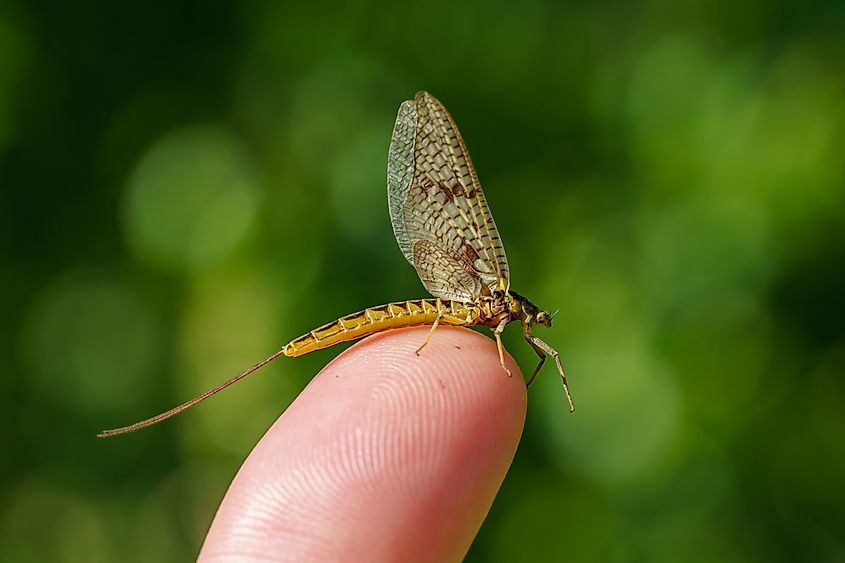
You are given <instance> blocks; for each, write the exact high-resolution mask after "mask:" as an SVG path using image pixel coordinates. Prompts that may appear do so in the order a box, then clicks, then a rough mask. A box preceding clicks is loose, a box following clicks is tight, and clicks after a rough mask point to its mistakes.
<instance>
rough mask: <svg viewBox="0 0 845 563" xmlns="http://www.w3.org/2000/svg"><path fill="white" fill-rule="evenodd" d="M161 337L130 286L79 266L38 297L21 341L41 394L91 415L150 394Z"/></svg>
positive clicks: (118, 409)
mask: <svg viewBox="0 0 845 563" xmlns="http://www.w3.org/2000/svg"><path fill="white" fill-rule="evenodd" d="M157 341H158V335H157V330H156V326H155V322H154V320H153V316H152V313H151V312H150V310H149V309H148V308H147V306H146V305H145V304H144V303H143V302H142V301H141V300H140V299H139V298H138V297H137V296H136V295H134V294H133V293H132V291H131V290H130V289H128V288H126V287H125V286H123V285H122V284H120V283H119V282H117V281H114V280H111V279H109V278H108V277H104V276H101V275H98V274H96V273H92V272H75V273H72V274H68V275H67V276H65V277H64V278H62V279H60V280H58V281H57V282H55V283H54V284H52V285H51V286H49V287H48V288H47V289H46V290H45V291H44V293H43V294H42V295H41V296H40V298H39V299H38V300H36V301H35V304H34V306H33V308H32V309H31V311H30V313H29V315H28V318H27V321H26V328H25V330H24V332H23V342H22V345H23V348H24V352H25V355H26V357H27V359H28V361H29V364H30V366H31V369H32V370H33V372H34V373H35V380H36V382H37V389H38V392H39V393H40V394H42V395H44V396H45V397H49V398H50V399H51V400H52V401H54V402H57V403H61V404H62V405H63V406H65V407H68V408H72V409H76V410H78V411H79V412H81V413H85V414H87V415H89V416H91V415H92V414H93V413H104V414H109V415H113V414H116V413H119V412H124V411H125V410H126V409H127V407H129V406H131V405H136V404H139V403H141V402H142V401H143V400H144V397H146V396H147V393H148V379H149V377H150V374H151V371H152V369H153V367H154V366H155V364H156V359H157V353H158V345H157Z"/></svg>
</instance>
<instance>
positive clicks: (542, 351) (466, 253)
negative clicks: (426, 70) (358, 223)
mask: <svg viewBox="0 0 845 563" xmlns="http://www.w3.org/2000/svg"><path fill="white" fill-rule="evenodd" d="M387 197H388V207H389V210H390V220H391V223H392V224H393V233H394V235H396V240H397V242H398V243H399V248H400V249H401V250H402V254H404V255H405V258H407V260H408V262H410V263H411V265H412V266H413V267H414V268H415V269H416V271H417V274H419V277H420V280H421V281H422V283H423V286H425V288H426V289H427V290H428V291H429V293H431V295H433V296H434V298H433V299H416V300H412V301H401V302H396V303H388V304H387V305H382V306H380V307H371V308H369V309H364V310H363V311H360V312H358V313H353V314H351V315H347V316H345V317H342V318H340V319H337V320H336V321H334V322H331V323H328V324H326V325H323V326H321V327H319V328H315V329H314V330H312V331H310V332H309V333H307V334H305V335H303V336H300V337H299V338H296V339H294V340H292V341H291V342H289V343H288V344H287V345H285V346H284V348H282V349H281V350H279V351H278V352H276V353H275V354H273V355H272V356H270V357H269V358H267V359H265V360H263V361H262V362H260V363H258V364H256V365H255V366H253V367H251V368H249V369H248V370H246V371H244V372H242V373H240V374H238V375H236V376H234V377H232V378H231V379H229V380H228V381H225V382H224V383H222V384H220V385H218V386H217V387H215V388H213V389H210V390H208V391H206V392H205V393H203V394H202V395H200V396H198V397H195V398H193V399H191V400H190V401H187V402H186V403H183V404H181V405H179V406H178V407H175V408H172V409H170V410H169V411H167V412H163V413H161V414H159V415H156V416H154V417H151V418H148V419H146V420H143V421H141V422H137V423H135V424H131V425H129V426H124V427H122V428H115V429H113V430H105V431H104V432H102V433H100V434H98V436H100V437H109V436H116V435H119V434H125V433H127V432H133V431H135V430H139V429H141V428H145V427H147V426H151V425H153V424H156V423H158V422H161V421H162V420H165V419H168V418H170V417H171V416H174V415H176V414H178V413H180V412H182V411H184V410H185V409H188V408H190V407H192V406H194V405H196V404H197V403H199V402H200V401H203V400H205V399H207V398H208V397H210V396H211V395H214V394H215V393H217V392H219V391H222V390H223V389H225V388H226V387H228V386H230V385H232V384H233V383H235V382H237V381H239V380H240V379H243V378H244V377H246V376H247V375H249V374H251V373H252V372H254V371H256V370H257V369H259V368H261V367H263V366H265V365H267V364H268V363H270V362H272V361H273V360H275V359H276V358H278V357H279V356H288V357H296V356H302V355H303V354H307V353H309V352H313V351H314V350H320V349H322V348H326V347H328V346H332V345H334V344H337V343H338V342H345V341H348V340H354V339H357V338H361V337H363V336H366V335H369V334H373V333H376V332H380V331H383V330H387V329H391V328H398V327H405V326H415V325H428V324H430V325H431V330H429V332H428V334H427V335H426V337H425V339H424V340H423V341H422V343H421V344H420V347H419V349H417V351H416V353H417V355H419V354H420V352H422V350H423V348H425V346H426V344H428V342H429V340H430V339H431V336H432V335H433V334H434V331H435V330H437V327H438V326H439V325H440V324H445V325H452V326H485V327H488V328H491V329H492V330H493V335H494V336H495V338H496V346H497V348H498V352H499V362H500V363H501V365H502V369H503V370H504V371H505V372H506V373H507V375H508V376H510V375H511V373H510V371H509V370H508V368H507V367H506V366H505V358H504V349H503V346H502V331H504V329H505V326H506V325H507V324H508V323H509V322H511V321H519V323H520V324H521V325H522V334H523V336H524V337H525V340H526V341H527V342H528V343H529V344H530V345H531V347H532V348H533V349H534V351H535V352H536V353H537V356H538V357H539V359H540V360H539V363H538V364H537V367H536V368H534V372H533V373H532V374H531V377H530V378H529V379H528V382H527V383H526V385H531V383H532V382H533V381H534V378H535V377H537V374H538V373H539V371H540V368H542V367H543V364H544V363H545V361H546V357H547V355H548V356H552V357H553V358H554V361H555V364H556V365H557V369H558V371H559V372H560V377H561V380H562V381H563V388H564V391H565V392H566V397H567V399H568V401H569V408H570V411H574V410H575V407H574V405H573V402H572V395H571V393H570V391H569V384H568V383H567V381H566V375H565V374H564V371H563V366H562V365H561V362H560V356H559V355H558V353H557V351H556V350H555V349H554V348H552V347H551V346H549V345H548V344H546V343H545V342H543V341H542V340H540V339H539V338H537V337H536V336H534V335H533V334H532V333H531V329H532V327H533V326H534V325H543V326H545V327H550V326H551V325H552V315H550V314H549V313H548V312H547V311H543V310H541V309H540V308H539V307H537V306H536V305H534V304H533V303H531V301H529V300H528V299H527V298H525V297H523V296H522V295H520V294H518V293H517V292H515V291H513V290H512V289H510V270H509V268H508V261H507V257H506V256H505V249H504V246H503V245H502V240H501V239H500V238H499V232H498V230H497V229H496V223H495V222H494V221H493V216H492V215H491V214H490V209H489V208H488V207H487V201H486V199H485V197H484V192H483V191H482V190H481V184H480V183H479V181H478V176H477V175H476V173H475V168H473V165H472V162H471V161H470V157H469V153H468V152H467V149H466V146H465V145H464V141H463V139H462V138H461V134H460V133H459V132H458V128H457V126H456V125H455V121H454V120H453V119H452V116H451V115H449V112H448V111H446V108H445V107H443V104H441V103H440V101H438V100H437V99H436V98H435V97H434V96H432V95H431V94H429V93H428V92H419V93H417V95H416V97H415V98H414V99H413V100H407V101H405V102H403V103H402V105H401V106H400V107H399V114H398V115H397V117H396V124H395V125H394V128H393V135H392V138H391V142H390V149H389V151H388V162H387Z"/></svg>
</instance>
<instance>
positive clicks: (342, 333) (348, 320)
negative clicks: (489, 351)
mask: <svg viewBox="0 0 845 563" xmlns="http://www.w3.org/2000/svg"><path fill="white" fill-rule="evenodd" d="M480 314H481V310H480V309H479V308H478V307H476V306H473V305H468V304H466V303H461V302H460V301H444V300H442V299H417V300H414V301H398V302H396V303H388V304H387V305H381V306H380V307H370V308H368V309H364V310H363V311H360V312H358V313H353V314H351V315H346V316H345V317H342V318H340V319H338V320H336V321H333V322H330V323H328V324H326V325H323V326H321V327H319V328H315V329H314V330H312V331H311V332H309V333H308V334H303V335H302V336H300V337H299V338H296V339H294V340H291V341H290V343H289V344H287V345H286V346H285V347H284V354H285V356H288V357H291V358H293V357H296V356H301V355H303V354H307V353H308V352H313V351H314V350H320V349H322V348H328V347H329V346H332V345H334V344H337V343H338V342H346V341H348V340H355V339H356V338H361V337H362V336H367V335H369V334H373V333H376V332H380V331H382V330H386V329H389V328H399V327H403V326H416V325H424V324H432V323H433V322H434V320H435V319H436V318H437V317H438V316H439V317H440V322H441V323H443V324H447V325H453V326H472V325H475V324H478V320H479V316H480Z"/></svg>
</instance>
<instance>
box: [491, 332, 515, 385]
mask: <svg viewBox="0 0 845 563" xmlns="http://www.w3.org/2000/svg"><path fill="white" fill-rule="evenodd" d="M507 324H508V319H502V322H500V323H499V326H497V327H496V330H494V331H493V334H494V335H495V336H496V346H497V347H498V348H499V363H500V364H502V369H503V370H505V372H506V373H507V374H508V377H512V376H513V374H512V373H511V370H509V369H508V368H507V367H506V366H505V347H504V346H502V332H504V330H505V325H507Z"/></svg>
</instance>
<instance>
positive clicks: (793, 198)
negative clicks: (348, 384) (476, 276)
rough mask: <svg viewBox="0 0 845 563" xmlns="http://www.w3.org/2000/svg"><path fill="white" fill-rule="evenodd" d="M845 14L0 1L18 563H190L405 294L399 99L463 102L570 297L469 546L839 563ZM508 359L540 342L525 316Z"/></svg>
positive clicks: (774, 6) (476, 557)
mask: <svg viewBox="0 0 845 563" xmlns="http://www.w3.org/2000/svg"><path fill="white" fill-rule="evenodd" d="M844 15H845V4H843V3H841V2H833V1H829V2H822V3H816V4H812V3H798V2H790V1H781V2H759V1H752V2H744V3H736V2H724V1H721V2H705V1H693V2H687V3H678V4H676V3H671V2H665V1H661V0H655V1H651V2H633V3H621V2H612V3H593V4H589V3H583V4H573V3H558V2H553V1H551V0H546V1H539V0H534V1H528V2H522V3H509V2H495V3H477V4H473V3H462V2H452V1H448V2H447V1H443V0H432V1H430V2H425V3H413V4H405V5H400V4H398V3H391V2H368V3H363V4H362V3H344V2H337V3H335V4H327V3H323V2H310V3H291V4H283V3H277V2H262V1H248V2H242V3H231V4H228V3H221V2H215V1H212V2H207V3H201V4H192V3H188V4H175V5H174V4H173V3H171V2H162V1H159V0H153V1H151V2H144V3H138V4H132V5H127V4H124V3H108V2H98V1H83V2H81V3H59V2H55V3H51V2H46V3H45V2H23V1H22V0H11V1H10V2H6V3H3V4H2V5H0V249H2V255H0V256H2V258H0V264H1V265H2V271H3V276H2V278H0V280H1V281H0V283H2V292H0V300H2V301H1V302H2V324H0V330H2V333H0V336H2V338H0V342H2V344H1V345H2V351H3V357H4V358H5V360H6V368H5V370H4V377H3V378H2V393H0V405H2V411H3V413H4V417H3V418H4V424H3V431H2V433H1V434H0V436H2V443H0V448H2V451H4V452H5V455H4V459H5V460H6V461H5V462H4V463H3V464H2V486H0V498H2V501H3V502H2V504H0V506H1V507H2V508H0V553H2V554H3V555H2V557H0V558H2V559H3V560H7V561H94V560H102V561H116V560H120V561H133V560H137V561H167V560H171V561H180V560H186V559H190V558H192V557H193V556H194V555H195V553H196V551H197V549H198V548H199V545H200V542H201V541H202V538H203V536H204V533H205V530H206V529H207V526H208V524H209V523H210V519H211V516H212V515H213V512H214V510H215V507H216V505H217V503H218V502H219V499H220V498H221V496H222V494H223V493H224V491H225V490H226V487H227V485H228V482H229V479H230V478H231V476H232V475H233V474H234V472H235V471H236V470H237V468H238V466H239V464H240V462H241V460H242V459H243V458H244V456H245V455H246V454H247V453H248V451H249V450H250V448H251V446H252V445H253V444H254V443H255V441H256V440H257V439H258V438H259V437H260V435H261V434H262V432H263V430H264V429H265V428H266V427H267V426H268V425H269V424H270V423H271V422H272V420H274V418H275V417H276V416H277V415H278V413H279V412H280V411H281V410H282V409H284V407H285V405H286V404H287V403H288V402H290V401H291V400H292V399H293V397H295V395H296V393H297V392H298V391H299V390H300V389H301V388H302V386H303V385H305V383H306V382H307V381H308V379H309V377H310V376H312V375H313V374H314V373H315V372H316V371H317V370H319V368H320V367H321V366H322V365H324V364H325V363H326V362H327V361H329V359H330V358H332V357H333V356H334V355H336V354H337V352H338V350H337V349H333V350H328V351H324V352H320V353H316V354H313V355H311V356H309V357H305V358H302V359H298V360H296V361H290V362H287V361H285V362H279V363H277V364H276V365H272V366H270V367H268V368H266V369H265V370H264V371H263V373H261V374H259V375H257V376H254V377H253V378H251V379H250V380H248V381H246V382H243V383H241V384H240V385H239V386H238V387H236V388H235V389H232V390H230V391H228V392H226V393H224V394H222V395H220V396H218V397H216V398H215V399H214V400H213V402H211V403H208V404H206V405H205V406H203V407H202V408H199V409H196V410H194V411H192V412H190V414H188V415H185V416H182V417H180V418H178V419H177V420H174V421H172V422H170V423H168V424H165V425H163V426H160V427H157V428H155V429H154V430H151V431H146V432H142V433H138V434H136V435H133V436H132V437H130V438H125V439H119V440H112V441H107V442H106V441H99V440H96V439H94V437H93V436H94V433H95V432H96V431H98V430H100V429H102V428H103V427H104V426H109V425H119V424H123V423H127V422H131V421H133V420H135V419H138V418H141V417H144V416H147V415H150V414H152V413H155V412H158V411H160V410H162V409H164V408H167V407H170V406H171V405H173V404H174V403H177V402H180V401H182V400H183V399H185V398H187V397H190V396H193V395H194V394H196V393H197V392H198V391H200V390H203V389H205V388H207V387H209V386H211V385H212V384H214V383H216V382H219V381H221V380H222V379H223V378H225V377H227V376H228V375H230V374H231V373H232V372H235V371H238V370H239V369H240V368H243V367H244V366H248V365H251V364H252V363H253V362H254V361H256V360H257V359H260V358H263V357H264V356H266V355H267V354H268V353H270V352H272V351H274V350H276V349H277V348H278V347H279V346H280V345H281V344H283V343H284V342H286V341H287V340H289V339H290V338H292V337H294V336H297V335H299V334H300V333H302V332H304V331H306V330H308V329H310V328H312V327H313V326H315V325H318V324H321V323H323V322H325V321H328V320H331V319H334V318H335V317H337V316H338V315H341V314H345V313H347V312H350V311H354V310H357V309H360V308H362V307H364V306H367V305H373V304H378V303H383V302H386V301H389V300H395V299H404V298H408V297H417V296H423V295H425V292H424V290H423V289H422V287H421V285H420V283H419V281H418V280H417V279H416V276H415V274H414V272H413V271H412V269H411V268H410V267H409V266H408V265H407V264H406V263H405V261H404V259H403V258H402V256H401V254H400V252H399V251H398V249H397V246H396V243H395V241H394V240H393V236H392V233H391V229H390V224H389V220H388V215H387V209H386V207H387V206H386V198H385V168H386V155H387V146H388V143H389V138H390V131H391V128H392V126H393V119H394V116H395V112H396V110H397V108H398V106H399V103H400V102H401V101H402V100H404V99H407V98H409V97H411V96H412V95H413V94H414V92H415V91H417V90H420V89H427V90H430V91H431V92H433V93H434V94H435V95H436V96H438V97H439V98H440V99H441V100H443V102H444V103H445V104H446V106H447V107H448V108H449V109H450V110H451V112H452V113H453V115H454V116H455V118H456V120H457V122H458V123H459V125H460V127H461V130H462V132H463V134H464V137H465V139H466V141H467V143H468V146H469V148H470V151H471V153H472V155H473V157H474V160H475V163H476V166H477V168H478V170H479V174H480V176H481V179H482V181H483V182H484V185H485V187H486V191H487V196H488V200H489V202H490V205H491V207H492V209H493V211H494V213H495V216H496V219H497V222H498V224H499V229H500V231H501V233H502V235H503V238H504V240H505V243H506V245H507V249H508V253H509V258H510V262H511V270H512V272H513V273H514V277H513V283H514V287H515V288H516V289H517V290H518V291H520V292H522V293H524V294H526V295H528V296H530V297H531V298H532V299H533V300H535V301H536V302H537V303H539V304H540V305H542V306H544V307H547V308H550V309H556V308H560V310H561V312H560V314H559V315H558V316H557V318H556V319H555V327H554V328H553V329H552V330H549V331H546V332H544V333H543V337H544V338H547V339H548V340H549V342H550V343H551V344H552V345H553V346H555V347H557V348H558V349H559V350H561V351H562V352H563V355H564V358H565V362H566V365H567V368H568V372H569V375H570V378H571V383H572V387H573V391H574V393H575V397H576V401H577V403H578V407H579V410H578V411H577V412H576V414H574V415H568V414H566V413H565V410H564V398H563V394H562V391H561V389H560V385H559V381H558V378H557V376H556V375H555V374H554V371H553V370H552V369H549V368H547V369H546V371H545V372H544V373H543V374H542V377H540V378H539V380H538V382H537V384H536V387H534V388H532V390H531V394H530V397H531V402H530V408H529V417H528V421H527V427H526V432H525V437H524V440H523V443H522V445H521V447H520V450H519V453H518V454H517V457H516V460H515V462H514V465H513V469H512V471H511V473H510V474H509V475H508V478H507V480H506V482H505V485H504V487H503V490H502V493H501V495H500V497H499V498H498V499H497V501H496V503H495V505H494V507H493V509H492V511H491V513H490V517H489V519H488V520H487V522H486V523H485V525H484V527H483V528H482V530H481V533H480V535H479V537H478V539H477V541H476V542H475V544H474V545H473V548H472V550H471V552H470V555H469V559H470V560H472V561H516V560H519V561H555V560H560V561H564V560H566V561H579V562H589V561H620V562H622V561H650V562H662V561H666V562H670V561H691V562H696V561H702V562H704V561H722V562H731V561H737V562H749V561H766V562H776V561H790V562H791V561H843V560H845V508H844V507H845V487H843V486H842V484H843V475H845V441H844V440H843V436H845V414H843V413H844V412H845V378H843V367H842V366H843V365H845V331H843V328H842V327H843V322H842V315H843V312H845V307H843V305H845V303H843V301H844V300H843V294H845V292H843V288H845V244H843V243H845V219H843V209H845V207H844V206H845V189H843V188H845V167H843V162H844V161H843V151H842V146H843V141H845V105H843V99H845V96H843V94H845V74H843V72H842V69H843V68H845V64H843V63H845V41H843V37H845V36H843V29H845V27H843V22H845V18H843V16H844ZM506 337H507V338H506V344H507V346H508V349H509V350H510V351H511V352H512V353H513V354H514V355H515V356H516V357H517V359H518V360H519V361H520V362H521V364H522V365H523V366H525V367H526V369H527V368H528V367H530V366H532V365H533V361H534V360H533V358H532V354H533V353H532V352H531V350H530V349H529V348H528V347H527V346H526V345H524V343H523V342H521V341H520V335H519V334H518V331H517V330H515V329H511V330H510V331H509V332H508V333H507V335H506Z"/></svg>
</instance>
